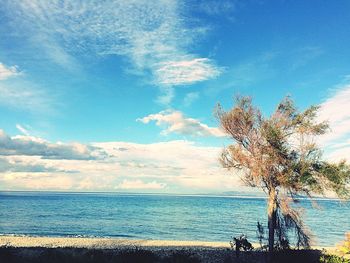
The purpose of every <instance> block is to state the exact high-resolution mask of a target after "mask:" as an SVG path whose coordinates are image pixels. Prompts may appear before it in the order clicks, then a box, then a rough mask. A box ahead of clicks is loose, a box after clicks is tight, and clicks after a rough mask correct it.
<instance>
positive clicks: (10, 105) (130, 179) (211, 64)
mask: <svg viewBox="0 0 350 263" xmlns="http://www.w3.org/2000/svg"><path fill="white" fill-rule="evenodd" d="M349 13H350V2H349V1H346V0H339V1H322V0H317V1H316V0H310V1H303V0H296V1H288V0H273V1H264V0H256V1H255V0H245V1H243V0H219V1H218V0H205V1H204V0H203V1H199V0H186V1H181V0H159V1H150V0H128V1H123V0H121V1H111V0H105V1H97V0H96V1H94V0H86V1H79V0H70V1H68V0H53V1H44V0H43V1H39V0H0V25H1V26H0V190H55V191H115V192H154V193H221V192H225V191H235V190H242V189H243V190H244V189H245V190H247V189H246V188H244V187H242V184H241V183H240V180H239V178H238V176H236V175H233V174H232V173H230V172H228V171H226V170H224V169H223V168H222V167H221V166H220V163H219V161H218V158H219V155H220V152H221V150H222V148H223V147H224V146H227V145H229V144H230V143H232V142H231V141H230V140H228V139H227V137H225V135H224V134H223V132H222V131H221V130H220V129H219V128H218V122H217V120H216V119H215V117H214V115H213V111H214V108H215V106H216V105H217V103H221V104H222V105H223V107H224V108H225V109H229V108H230V107H232V106H233V97H234V96H235V95H237V94H240V95H247V96H251V97H252V98H253V101H254V103H255V105H257V106H258V107H259V108H260V109H261V110H262V112H263V113H264V114H265V115H266V116H267V115H268V114H270V113H271V112H272V111H273V110H274V108H275V107H276V105H277V103H278V102H279V101H280V100H281V99H282V98H283V97H285V96H286V95H290V96H291V97H292V98H293V99H294V100H295V102H296V104H297V106H298V108H299V109H300V110H302V109H305V108H307V107H308V106H310V105H320V106H321V108H320V114H319V116H318V118H319V119H320V120H328V121H329V124H330V127H331V132H329V133H328V134H327V135H325V136H323V137H322V138H321V139H320V146H321V147H322V149H324V157H325V158H326V159H328V160H332V161H338V160H341V159H349V158H350V157H349V156H350V106H349V105H350V63H349V61H350V49H349V47H348V45H349V43H350V16H349Z"/></svg>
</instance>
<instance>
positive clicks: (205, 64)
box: [156, 58, 221, 86]
mask: <svg viewBox="0 0 350 263" xmlns="http://www.w3.org/2000/svg"><path fill="white" fill-rule="evenodd" d="M220 73H221V69H219V68H217V67H215V66H214V65H213V63H211V61H210V60H209V59H207V58H192V59H189V60H177V61H165V62H161V63H160V64H159V68H158V69H156V76H157V81H158V82H159V83H160V84H163V85H171V86H176V85H186V84H191V83H194V82H198V81H203V80H206V79H209V78H214V77H217V76H218V75H219V74H220Z"/></svg>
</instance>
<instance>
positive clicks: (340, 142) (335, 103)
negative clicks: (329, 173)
mask: <svg viewBox="0 0 350 263" xmlns="http://www.w3.org/2000/svg"><path fill="white" fill-rule="evenodd" d="M349 105H350V85H349V84H345V85H344V86H342V87H340V88H337V89H336V90H335V93H334V94H333V95H332V96H330V97H329V98H328V99H326V100H325V101H324V102H323V103H322V104H321V108H320V111H319V116H318V120H319V121H328V123H329V126H330V132H328V133H326V134H325V135H323V136H321V138H320V140H319V141H318V143H319V144H320V145H321V146H323V147H325V148H326V155H327V156H328V157H329V158H330V159H333V160H340V159H348V160H350V159H349V153H350V140H349V139H350V107H349Z"/></svg>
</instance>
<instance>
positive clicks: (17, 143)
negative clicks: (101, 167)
mask: <svg viewBox="0 0 350 263" xmlns="http://www.w3.org/2000/svg"><path fill="white" fill-rule="evenodd" d="M11 155H26V156H41V157H42V158H44V159H77V160H80V159H82V160H85V159H86V160H89V159H96V158H99V157H100V155H103V153H101V152H99V151H98V149H96V148H94V147H92V146H88V145H84V144H81V143H70V144H64V143H50V142H48V141H46V140H43V139H41V138H37V137H33V136H28V135H24V136H23V135H17V136H13V137H10V136H8V135H7V134H5V132H4V131H3V130H1V129H0V156H11Z"/></svg>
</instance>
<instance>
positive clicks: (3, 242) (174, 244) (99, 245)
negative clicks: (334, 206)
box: [0, 235, 336, 251]
mask: <svg viewBox="0 0 350 263" xmlns="http://www.w3.org/2000/svg"><path fill="white" fill-rule="evenodd" d="M252 245H253V246H254V247H255V248H258V247H259V244H257V243H252ZM4 246H7V247H17V248H19V247H43V248H65V247H69V248H91V249H117V248H125V247H131V248H133V247H142V248H162V249H164V248H165V249H166V248H216V249H231V247H230V244H229V242H228V241H227V242H219V241H191V240H151V239H127V238H114V237H49V236H27V235H26V236H12V235H0V247H4ZM311 249H314V250H323V249H325V250H326V251H335V250H336V247H335V246H311Z"/></svg>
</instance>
